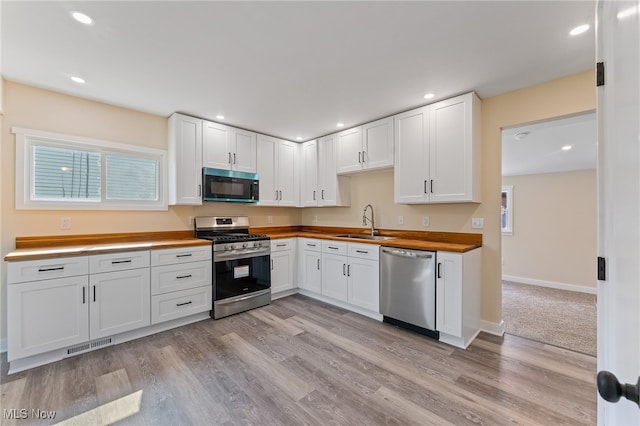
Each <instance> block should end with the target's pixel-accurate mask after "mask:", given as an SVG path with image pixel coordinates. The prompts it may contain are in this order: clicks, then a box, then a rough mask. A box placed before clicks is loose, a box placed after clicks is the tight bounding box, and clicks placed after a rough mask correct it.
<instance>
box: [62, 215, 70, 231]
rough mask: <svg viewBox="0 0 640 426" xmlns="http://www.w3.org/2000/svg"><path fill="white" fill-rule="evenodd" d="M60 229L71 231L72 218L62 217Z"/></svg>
mask: <svg viewBox="0 0 640 426" xmlns="http://www.w3.org/2000/svg"><path fill="white" fill-rule="evenodd" d="M60 229H71V218H70V217H61V218H60Z"/></svg>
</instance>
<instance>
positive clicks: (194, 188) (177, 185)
mask: <svg viewBox="0 0 640 426" xmlns="http://www.w3.org/2000/svg"><path fill="white" fill-rule="evenodd" d="M168 148H169V204H171V205H174V204H182V205H192V206H199V205H202V120H200V119H198V118H193V117H189V116H186V115H182V114H178V113H176V114H173V115H172V116H171V117H169V144H168Z"/></svg>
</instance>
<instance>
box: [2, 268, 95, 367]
mask: <svg viewBox="0 0 640 426" xmlns="http://www.w3.org/2000/svg"><path fill="white" fill-rule="evenodd" d="M87 284H88V278H87V275H83V276H76V277H68V278H55V279H50V280H43V281H34V282H28V283H23V284H9V285H8V286H7V299H8V300H7V323H8V329H7V339H8V355H7V360H8V361H12V360H14V359H19V358H24V357H28V356H31V355H36V354H40V353H44V352H48V351H52V350H55V349H60V348H64V347H67V346H72V345H76V344H79V343H82V342H86V341H88V340H89V321H88V320H89V295H88V291H87Z"/></svg>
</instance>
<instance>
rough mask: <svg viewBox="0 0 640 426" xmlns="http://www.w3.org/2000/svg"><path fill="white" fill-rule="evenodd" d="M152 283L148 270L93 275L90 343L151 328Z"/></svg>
mask: <svg viewBox="0 0 640 426" xmlns="http://www.w3.org/2000/svg"><path fill="white" fill-rule="evenodd" d="M150 280H151V277H150V271H149V268H142V269H132V270H128V271H118V272H107V273H104V274H92V275H90V278H89V285H90V300H91V309H90V320H89V324H90V325H91V332H90V336H91V339H97V338H100V337H105V336H111V335H114V334H117V333H122V332H125V331H129V330H134V329H136V328H141V327H144V326H147V325H149V324H151V284H150Z"/></svg>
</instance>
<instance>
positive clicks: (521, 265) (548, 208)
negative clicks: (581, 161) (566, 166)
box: [502, 169, 597, 288]
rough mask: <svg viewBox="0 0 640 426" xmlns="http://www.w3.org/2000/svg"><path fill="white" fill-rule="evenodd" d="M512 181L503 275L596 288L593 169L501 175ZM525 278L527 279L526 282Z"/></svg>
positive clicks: (505, 180)
mask: <svg viewBox="0 0 640 426" xmlns="http://www.w3.org/2000/svg"><path fill="white" fill-rule="evenodd" d="M502 183H503V184H504V185H513V205H514V222H513V229H514V232H513V235H505V236H503V237H502V259H503V261H504V263H503V266H502V273H503V275H508V276H512V277H519V278H523V279H525V280H532V281H547V282H550V283H554V284H561V285H563V284H568V285H573V286H580V287H589V288H595V287H596V276H595V269H594V260H595V258H596V256H597V248H596V237H597V232H596V226H597V214H596V210H597V198H596V170H595V169H591V170H579V171H571V172H563V173H545V174H537V175H524V176H509V177H506V176H505V177H503V178H502ZM525 282H527V281H525Z"/></svg>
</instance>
